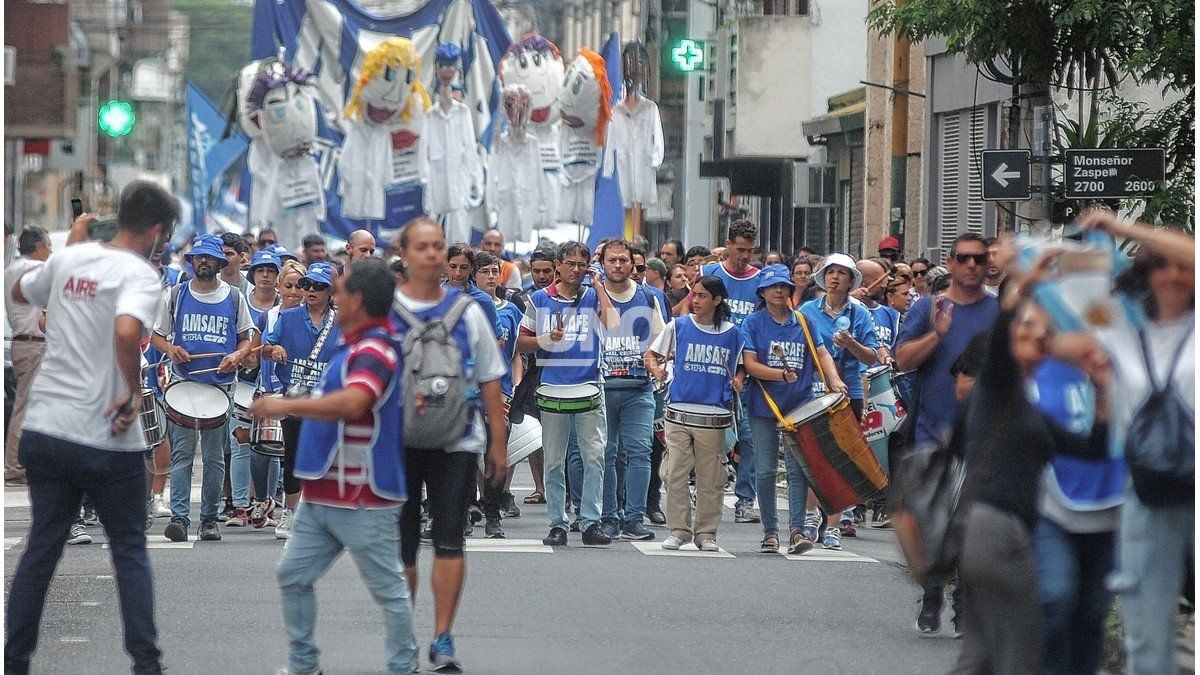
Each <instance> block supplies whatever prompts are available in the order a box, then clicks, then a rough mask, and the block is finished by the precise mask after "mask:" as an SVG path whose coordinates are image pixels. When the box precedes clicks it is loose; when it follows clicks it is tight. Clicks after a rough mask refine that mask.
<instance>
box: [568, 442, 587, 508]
mask: <svg viewBox="0 0 1200 675" xmlns="http://www.w3.org/2000/svg"><path fill="white" fill-rule="evenodd" d="M566 476H567V479H566V480H567V491H568V492H569V493H570V497H571V507H572V508H573V509H575V515H576V516H578V515H579V499H580V497H581V496H582V495H583V457H582V456H580V454H579V436H578V435H577V434H576V433H575V429H574V428H572V429H571V436H570V438H569V440H567V473H566Z"/></svg>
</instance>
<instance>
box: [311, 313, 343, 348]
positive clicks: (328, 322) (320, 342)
mask: <svg viewBox="0 0 1200 675" xmlns="http://www.w3.org/2000/svg"><path fill="white" fill-rule="evenodd" d="M335 316H337V310H336V309H334V308H333V307H330V308H329V310H328V311H326V312H325V324H324V325H323V326H321V333H320V334H319V335H317V341H316V342H315V343H314V344H313V348H312V351H311V352H309V354H308V360H309V361H316V360H317V357H318V356H320V355H321V350H322V349H323V348H324V347H325V341H326V340H328V339H329V332H330V331H331V330H333V320H334V317H335Z"/></svg>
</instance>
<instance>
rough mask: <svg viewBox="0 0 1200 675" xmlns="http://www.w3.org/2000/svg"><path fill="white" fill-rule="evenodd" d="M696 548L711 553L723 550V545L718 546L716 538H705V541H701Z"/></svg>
mask: <svg viewBox="0 0 1200 675" xmlns="http://www.w3.org/2000/svg"><path fill="white" fill-rule="evenodd" d="M696 548H698V549H700V550H701V551H708V552H710V553H716V552H718V551H720V550H721V547H720V546H717V540H716V539H705V540H704V541H701V542H700V543H699V544H698V545H697V546H696Z"/></svg>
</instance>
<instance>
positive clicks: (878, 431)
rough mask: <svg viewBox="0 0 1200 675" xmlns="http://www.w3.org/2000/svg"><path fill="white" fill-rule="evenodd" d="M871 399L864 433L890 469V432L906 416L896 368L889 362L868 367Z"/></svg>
mask: <svg viewBox="0 0 1200 675" xmlns="http://www.w3.org/2000/svg"><path fill="white" fill-rule="evenodd" d="M867 383H868V386H867V400H866V407H865V408H864V410H863V423H862V426H863V434H864V435H865V436H866V438H867V443H870V444H871V450H872V451H874V452H875V458H876V459H878V460H879V465H880V466H881V467H883V470H884V472H885V473H886V472H887V467H888V447H887V446H888V435H889V434H891V433H892V432H893V431H895V430H896V427H898V426H900V421H901V420H903V419H904V415H905V412H904V404H903V403H902V402H901V401H900V397H899V396H898V395H897V394H896V387H895V385H894V381H893V377H892V370H891V368H889V367H888V366H876V367H875V368H872V369H870V370H868V371H867Z"/></svg>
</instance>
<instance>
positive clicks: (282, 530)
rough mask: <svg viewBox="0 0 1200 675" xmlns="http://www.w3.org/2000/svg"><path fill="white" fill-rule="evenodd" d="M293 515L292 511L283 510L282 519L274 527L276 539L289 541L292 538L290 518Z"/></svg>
mask: <svg viewBox="0 0 1200 675" xmlns="http://www.w3.org/2000/svg"><path fill="white" fill-rule="evenodd" d="M294 515H295V513H294V512H293V511H292V509H284V510H283V517H282V518H280V519H279V524H278V525H276V526H275V538H276V539H291V538H292V517H293V516H294Z"/></svg>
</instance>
